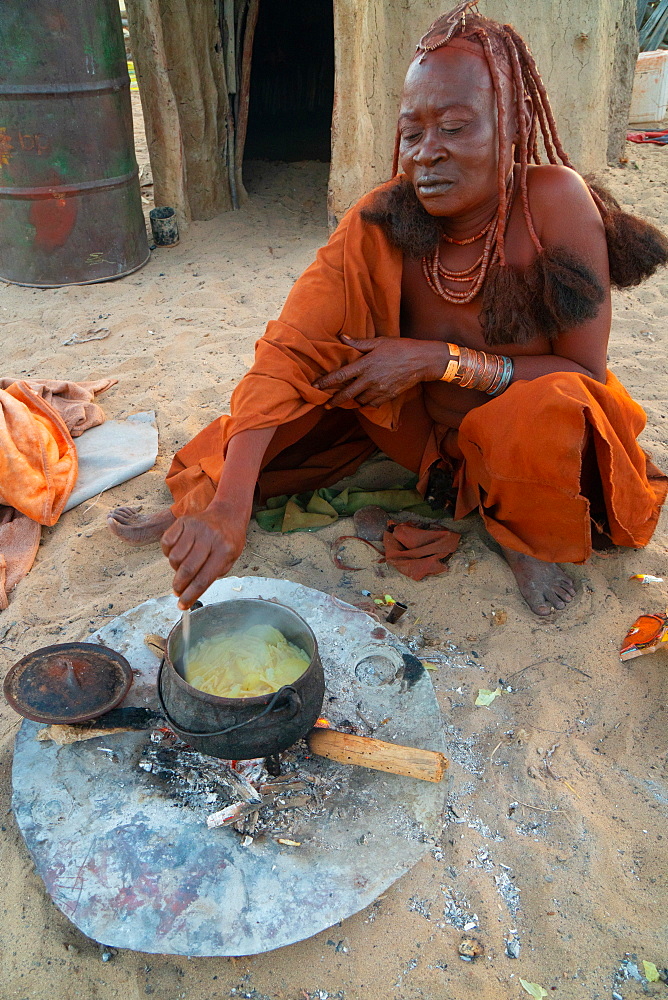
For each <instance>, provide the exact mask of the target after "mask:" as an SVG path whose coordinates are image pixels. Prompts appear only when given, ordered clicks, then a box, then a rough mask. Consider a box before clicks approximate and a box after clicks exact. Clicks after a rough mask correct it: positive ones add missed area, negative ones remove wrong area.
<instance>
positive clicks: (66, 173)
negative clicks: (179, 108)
mask: <svg viewBox="0 0 668 1000" xmlns="http://www.w3.org/2000/svg"><path fill="white" fill-rule="evenodd" d="M0 51H2V53H3V58H2V61H1V62H0V278H3V279H5V280H6V281H11V282H15V283H17V284H24V285H34V286H41V287H53V286H58V285H69V284H83V283H88V282H93V281H105V280H108V279H110V278H118V277H120V276H121V275H123V274H128V273H130V272H131V271H135V270H136V269H137V268H139V267H141V266H142V265H143V264H144V263H146V261H147V260H148V257H149V251H148V241H147V238H146V226H145V223H144V217H143V213H142V205H141V194H140V188H139V177H138V169H137V161H136V158H135V150H134V138H133V130H132V110H131V105H130V80H129V76H128V70H127V63H126V57H125V47H124V42H123V32H122V26H121V18H120V10H119V6H118V2H117V0H68V3H67V4H62V3H57V2H55V0H31V2H30V3H29V4H26V3H25V2H23V0H2V4H0Z"/></svg>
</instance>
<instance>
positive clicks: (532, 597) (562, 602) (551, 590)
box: [501, 545, 575, 618]
mask: <svg viewBox="0 0 668 1000" xmlns="http://www.w3.org/2000/svg"><path fill="white" fill-rule="evenodd" d="M501 551H502V552H503V555H504V558H505V560H506V562H507V563H508V565H509V566H510V568H511V570H512V571H513V573H514V575H515V579H516V580H517V586H518V587H519V588H520V593H521V595H522V597H523V598H524V600H525V601H526V602H527V604H528V605H529V607H530V608H531V610H532V611H533V613H534V614H535V615H540V616H541V617H543V618H544V617H545V616H546V615H550V614H552V611H554V610H557V611H561V610H563V608H565V607H566V605H567V604H569V603H570V602H571V601H572V600H573V598H574V597H575V586H574V585H573V581H572V580H571V578H570V577H569V576H567V575H566V573H564V571H563V570H562V568H561V567H560V566H559V565H558V564H557V563H549V562H542V561H541V560H540V559H534V558H533V556H525V555H523V554H522V553H521V552H515V551H513V549H507V548H505V547H504V546H503V545H502V546H501Z"/></svg>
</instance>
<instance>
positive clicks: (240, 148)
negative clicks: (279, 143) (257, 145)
mask: <svg viewBox="0 0 668 1000" xmlns="http://www.w3.org/2000/svg"><path fill="white" fill-rule="evenodd" d="M259 13H260V0H250V2H249V4H248V12H247V14H246V24H245V26H244V43H243V49H242V53H241V73H240V76H241V79H240V81H239V92H238V95H237V96H238V115H237V123H236V124H237V128H236V148H235V168H236V169H235V173H236V180H237V195H238V197H239V198H240V199H241V198H242V197H243V195H244V194H245V192H244V186H243V178H242V165H243V160H244V146H245V145H246V131H247V129H248V105H249V101H250V82H251V61H252V57H253V39H254V38H255V28H256V26H257V18H258V14H259Z"/></svg>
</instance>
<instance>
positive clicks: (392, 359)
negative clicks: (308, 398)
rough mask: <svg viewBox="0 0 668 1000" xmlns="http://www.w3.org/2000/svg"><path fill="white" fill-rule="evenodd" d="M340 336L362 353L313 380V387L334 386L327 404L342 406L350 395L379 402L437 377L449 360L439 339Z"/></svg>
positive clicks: (374, 403)
mask: <svg viewBox="0 0 668 1000" xmlns="http://www.w3.org/2000/svg"><path fill="white" fill-rule="evenodd" d="M341 340H342V341H343V343H344V344H345V345H346V346H347V347H353V348H354V349H355V350H356V351H359V352H360V354H361V355H362V357H361V358H359V359H358V360H357V361H353V362H352V363H351V364H349V365H344V367H343V368H339V369H338V371H335V372H330V373H329V374H328V375H323V376H322V377H321V378H319V379H317V380H316V381H315V382H314V383H313V385H314V387H315V388H316V389H322V390H324V391H329V390H330V389H331V390H334V393H333V395H332V397H331V399H330V401H329V405H330V406H341V404H342V403H347V402H349V401H350V400H352V399H354V400H356V401H357V402H358V403H359V404H360V405H361V406H381V405H382V404H383V403H388V402H390V401H391V400H393V399H396V397H397V396H400V395H401V393H403V392H406V391H407V390H408V389H412V388H413V386H414V385H417V383H418V382H426V381H432V380H436V379H439V378H440V377H441V375H442V374H443V372H444V371H445V368H446V365H447V363H448V361H449V360H450V352H449V350H448V346H447V344H445V343H444V342H443V341H440V340H412V339H410V338H395V337H375V338H372V339H369V340H353V338H352V337H347V336H346V335H345V334H342V335H341Z"/></svg>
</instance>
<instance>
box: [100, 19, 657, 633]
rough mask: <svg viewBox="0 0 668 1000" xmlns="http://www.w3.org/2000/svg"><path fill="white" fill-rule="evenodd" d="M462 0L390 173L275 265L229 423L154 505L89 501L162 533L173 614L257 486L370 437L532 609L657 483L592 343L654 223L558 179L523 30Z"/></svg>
mask: <svg viewBox="0 0 668 1000" xmlns="http://www.w3.org/2000/svg"><path fill="white" fill-rule="evenodd" d="M472 8H475V4H472V3H470V2H468V3H462V4H460V5H459V6H458V7H457V8H455V10H454V11H452V12H450V13H449V14H445V15H443V16H441V17H440V18H438V20H437V21H436V22H435V23H434V24H433V25H432V27H431V28H430V29H429V31H428V32H427V34H426V35H425V36H424V37H423V38H422V39H421V41H420V43H419V44H418V46H417V52H416V55H415V57H414V59H413V61H412V63H411V65H410V67H409V69H408V74H407V76H406V82H405V86H404V91H403V98H402V103H401V111H400V115H399V126H398V134H397V146H396V156H395V176H394V177H393V179H392V180H391V181H389V182H388V183H386V184H384V185H382V186H381V187H379V188H377V189H376V190H375V191H372V192H371V193H370V194H369V195H367V196H366V197H364V198H362V200H361V201H360V202H358V204H357V205H355V206H354V207H353V208H352V209H351V210H350V211H349V212H348V213H347V215H346V216H345V217H344V219H343V221H342V222H341V224H340V225H339V227H338V228H337V230H336V231H335V232H334V234H333V235H332V237H331V239H330V241H329V243H328V244H327V246H326V247H324V248H323V249H321V250H320V251H319V252H318V254H317V258H316V261H315V263H314V264H312V265H311V267H309V268H308V270H307V271H306V272H305V273H304V275H303V276H302V277H301V278H300V279H299V280H298V281H297V283H296V284H295V286H294V288H293V290H292V292H291V293H290V295H289V297H288V299H287V302H286V304H285V307H284V309H283V311H282V313H281V316H280V318H279V319H278V320H277V321H272V322H270V323H269V325H268V327H267V330H266V333H265V335H264V337H263V338H262V339H261V340H260V341H259V342H258V344H257V348H256V357H255V363H254V365H253V367H252V368H251V370H250V372H249V373H248V374H247V375H246V376H245V377H244V378H243V379H242V381H241V383H240V384H239V386H238V387H237V389H236V391H235V393H234V395H233V397H232V405H231V416H229V417H221V418H220V419H219V420H216V421H215V422H214V423H213V424H211V425H210V426H209V427H207V428H206V429H205V430H203V431H202V432H201V433H200V434H199V435H198V436H197V437H196V438H195V439H194V440H193V441H191V442H190V443H189V444H187V445H186V446H185V447H184V448H182V449H181V451H179V452H178V454H177V455H176V456H175V458H174V461H173V463H172V467H171V469H170V472H169V475H168V477H167V484H168V486H169V488H170V490H171V492H172V494H173V497H174V504H173V506H172V507H171V509H170V510H166V511H163V512H161V513H159V514H156V515H154V516H152V517H143V516H140V515H138V514H137V512H136V511H134V510H132V509H130V508H120V509H118V510H116V511H114V512H113V513H112V514H111V515H110V517H109V524H110V527H111V528H112V530H114V531H115V532H116V533H117V534H118V535H120V536H121V537H123V538H125V539H126V540H127V541H130V542H134V543H143V542H146V541H151V540H155V539H158V538H162V547H163V551H164V552H165V555H167V556H168V558H169V561H170V563H171V565H172V567H173V568H174V570H175V571H176V575H175V577H174V590H175V592H176V594H177V595H179V596H180V606H181V607H189V606H190V605H191V604H192V603H193V601H195V600H196V598H197V597H198V596H199V595H200V594H202V593H203V592H204V590H205V589H206V588H207V587H208V586H209V585H210V584H211V583H212V582H213V581H214V580H215V579H216V578H218V577H220V576H222V575H224V574H225V573H227V572H228V571H229V569H230V568H231V566H232V565H233V563H234V561H235V560H236V559H237V558H238V557H239V555H240V554H241V551H242V549H243V547H244V543H245V535H246V527H247V524H248V521H249V518H250V515H251V511H252V503H253V498H254V494H255V492H256V488H257V489H259V494H260V496H261V498H262V499H265V498H267V497H270V496H274V495H277V494H284V493H288V494H289V493H295V492H299V491H306V490H310V489H315V488H318V487H321V486H328V485H332V484H333V483H335V482H336V481H338V480H339V479H341V478H342V477H343V476H346V475H348V474H350V473H351V472H352V471H354V470H355V469H356V468H357V467H358V466H359V464H360V463H361V462H362V461H363V460H364V459H365V458H367V457H368V456H369V455H370V454H371V453H372V452H373V450H374V449H375V448H380V449H381V450H382V451H383V452H385V453H386V454H387V455H388V456H390V458H392V459H394V460H395V461H396V462H398V463H400V464H401V465H402V466H404V467H405V468H407V469H410V470H411V471H412V472H414V473H417V474H418V476H419V483H418V488H419V489H420V490H422V491H424V490H426V488H427V485H428V482H429V478H430V474H433V471H434V469H438V468H440V469H449V470H450V471H451V472H452V473H453V474H454V485H455V487H456V490H457V499H456V510H455V515H456V517H457V518H462V517H464V516H465V515H467V514H469V513H470V512H471V511H474V510H476V509H477V510H478V511H479V512H480V514H481V515H482V518H483V520H484V524H485V527H486V529H487V531H488V532H489V534H490V535H491V536H492V537H493V538H494V539H495V540H496V542H497V543H498V545H499V546H500V548H501V551H502V553H503V555H504V557H505V559H506V560H507V562H508V565H509V566H510V568H511V570H512V571H513V573H514V575H515V578H516V580H517V583H518V585H519V589H520V591H521V593H522V595H523V597H524V598H525V600H526V602H527V604H528V605H529V607H530V608H531V610H532V611H533V612H535V613H536V614H537V615H548V614H550V613H552V612H553V611H554V610H555V609H561V608H563V607H564V606H565V605H566V604H567V603H568V602H569V601H571V599H572V598H573V596H574V594H575V588H574V586H573V582H572V580H571V579H570V578H569V576H568V575H567V573H566V572H565V571H564V570H563V569H562V568H561V567H560V566H559V565H558V564H559V563H569V562H572V563H582V562H584V561H585V560H586V559H587V558H588V557H589V556H590V554H591V552H592V546H593V544H595V543H596V542H597V540H600V539H601V538H604V539H606V540H607V542H608V543H612V544H614V545H624V546H643V545H646V544H647V542H648V541H649V539H650V537H651V535H652V532H653V531H654V528H655V526H656V522H657V518H658V514H659V510H660V506H661V504H662V502H663V500H664V499H665V495H666V491H667V488H668V480H667V479H666V477H665V476H663V475H662V474H661V473H660V472H659V470H658V469H656V467H655V466H654V465H652V463H651V462H650V461H649V460H648V458H647V456H646V455H645V453H644V452H643V451H642V449H641V448H640V447H639V445H638V444H637V441H636V438H637V436H638V434H639V433H640V431H641V430H642V429H643V427H644V423H645V415H644V413H643V411H642V410H641V408H640V407H639V406H638V405H637V404H636V403H635V402H633V400H632V399H631V398H630V396H629V395H628V393H627V392H626V390H625V389H624V388H623V386H622V385H621V384H620V383H619V381H618V380H617V378H616V377H615V376H614V375H613V374H612V373H611V372H609V371H607V370H606V351H607V344H608V336H609V333H610V321H611V305H610V286H611V284H613V285H615V286H617V287H620V286H621V287H627V286H629V285H635V284H638V283H639V282H640V281H642V280H643V279H644V278H646V277H647V276H649V275H651V274H652V273H653V272H654V270H655V269H656V268H657V267H658V266H659V265H661V264H665V263H666V261H668V240H666V238H665V237H664V236H663V235H662V234H661V233H660V232H659V231H658V230H657V229H655V228H654V227H652V226H650V225H649V224H648V223H646V222H644V221H641V220H640V219H637V218H635V217H633V216H630V215H628V214H626V213H624V212H622V211H621V210H620V209H619V206H618V205H617V204H616V202H615V201H614V200H613V199H612V198H611V196H610V195H609V194H607V193H606V192H605V191H603V190H602V189H601V188H599V187H596V186H595V185H594V184H590V183H587V182H586V181H585V180H583V178H582V177H581V176H580V175H579V174H578V173H577V171H576V170H575V169H574V168H573V167H572V165H571V163H570V161H569V159H568V157H567V155H566V153H565V151H564V149H563V147H562V145H561V142H560V140H559V136H558V134H557V129H556V126H555V122H554V117H553V115H552V111H551V109H550V105H549V102H548V98H547V94H546V92H545V88H544V85H543V82H542V80H541V78H540V76H539V73H538V70H537V68H536V64H535V62H534V59H533V57H532V55H531V53H530V52H529V49H528V48H527V45H526V43H525V42H524V41H523V39H522V38H521V37H520V36H519V35H518V34H517V32H516V31H515V30H514V29H513V28H512V27H510V26H509V25H501V24H497V23H496V22H494V21H491V20H488V19H487V18H485V17H482V16H480V15H479V14H477V12H476V11H475V10H474V9H472ZM540 137H542V144H543V145H544V148H545V150H546V152H547V158H548V160H549V163H546V164H542V163H541V162H540V156H539V146H540ZM397 166H398V168H399V170H400V172H399V173H397Z"/></svg>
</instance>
